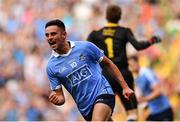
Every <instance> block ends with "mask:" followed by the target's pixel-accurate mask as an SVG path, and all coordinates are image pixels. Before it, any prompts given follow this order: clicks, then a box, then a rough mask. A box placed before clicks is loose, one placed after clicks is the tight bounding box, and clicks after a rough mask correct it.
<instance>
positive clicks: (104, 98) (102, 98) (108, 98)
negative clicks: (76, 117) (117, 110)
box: [83, 94, 115, 121]
mask: <svg viewBox="0 0 180 122" xmlns="http://www.w3.org/2000/svg"><path fill="white" fill-rule="evenodd" d="M96 103H104V104H106V105H108V106H109V107H110V108H111V109H112V112H113V110H114V106H115V96H114V95H112V94H102V95H99V96H98V97H97V98H96V100H95V103H94V104H93V107H92V109H91V111H90V113H89V114H88V115H87V116H83V117H84V119H85V120H86V121H91V119H92V113H93V109H94V105H95V104H96Z"/></svg>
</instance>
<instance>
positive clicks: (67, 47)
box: [55, 41, 71, 55]
mask: <svg viewBox="0 0 180 122" xmlns="http://www.w3.org/2000/svg"><path fill="white" fill-rule="evenodd" d="M70 48H71V47H70V42H68V41H65V43H64V45H63V48H61V49H58V50H55V51H56V52H57V53H58V54H60V55H62V54H66V53H68V51H69V50H70Z"/></svg>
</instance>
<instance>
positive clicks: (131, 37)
mask: <svg viewBox="0 0 180 122" xmlns="http://www.w3.org/2000/svg"><path fill="white" fill-rule="evenodd" d="M126 39H127V41H128V42H130V43H131V44H132V45H133V47H134V48H135V49H136V50H143V49H145V48H148V47H149V46H151V45H152V43H151V41H148V40H146V41H138V40H137V39H136V38H135V37H134V34H133V32H132V31H131V29H129V28H127V29H126Z"/></svg>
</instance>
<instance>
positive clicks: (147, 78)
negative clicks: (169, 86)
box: [128, 55, 173, 121]
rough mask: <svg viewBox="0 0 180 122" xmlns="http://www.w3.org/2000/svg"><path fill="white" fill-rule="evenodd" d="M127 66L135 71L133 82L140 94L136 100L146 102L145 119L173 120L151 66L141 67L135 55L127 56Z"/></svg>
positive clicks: (167, 102) (166, 99)
mask: <svg viewBox="0 0 180 122" xmlns="http://www.w3.org/2000/svg"><path fill="white" fill-rule="evenodd" d="M128 62H129V66H130V68H131V70H132V71H133V72H134V73H135V76H136V79H135V83H136V86H137V87H138V89H139V90H140V93H141V95H140V96H139V97H137V99H138V102H139V103H142V102H147V105H148V108H149V109H150V114H149V115H148V117H147V118H146V120H147V121H173V110H172V108H171V105H170V103H169V100H168V98H167V97H166V96H165V95H163V94H162V92H161V86H160V82H159V80H158V78H157V76H156V74H155V72H154V71H153V70H152V69H151V68H141V67H140V65H139V62H138V57H137V56H136V55H133V56H130V57H129V58H128Z"/></svg>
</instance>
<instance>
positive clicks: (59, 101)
mask: <svg viewBox="0 0 180 122" xmlns="http://www.w3.org/2000/svg"><path fill="white" fill-rule="evenodd" d="M49 101H50V102H51V103H53V104H54V105H63V104H64V103H65V97H64V93H63V90H62V87H60V88H58V89H56V90H53V91H52V92H51V93H50V95H49Z"/></svg>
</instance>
